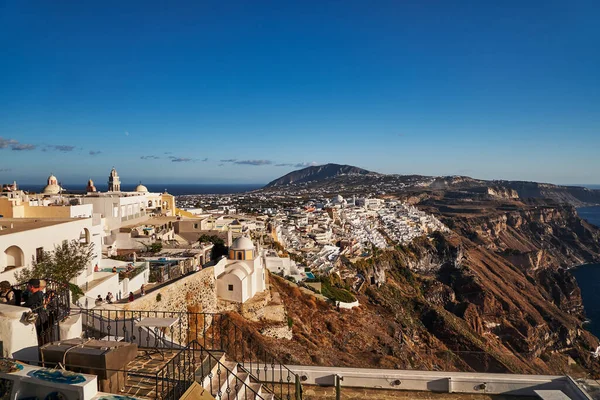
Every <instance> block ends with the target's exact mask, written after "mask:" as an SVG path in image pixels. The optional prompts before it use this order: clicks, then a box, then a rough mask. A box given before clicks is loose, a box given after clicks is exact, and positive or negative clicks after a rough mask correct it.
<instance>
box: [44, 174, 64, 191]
mask: <svg viewBox="0 0 600 400" xmlns="http://www.w3.org/2000/svg"><path fill="white" fill-rule="evenodd" d="M60 190H61V188H60V186H59V185H58V179H57V178H56V177H55V176H54V175H53V174H50V176H49V177H48V184H47V185H46V187H44V190H43V193H44V194H59V193H60Z"/></svg>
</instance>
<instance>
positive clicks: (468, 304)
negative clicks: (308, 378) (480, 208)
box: [269, 205, 600, 376]
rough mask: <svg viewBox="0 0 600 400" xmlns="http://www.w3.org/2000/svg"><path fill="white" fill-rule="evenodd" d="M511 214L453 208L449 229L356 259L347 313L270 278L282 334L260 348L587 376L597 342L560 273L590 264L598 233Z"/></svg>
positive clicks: (299, 358) (540, 215) (566, 276)
mask: <svg viewBox="0 0 600 400" xmlns="http://www.w3.org/2000/svg"><path fill="white" fill-rule="evenodd" d="M496 206H497V207H496ZM513 208H514V207H507V206H506V205H495V206H494V207H492V208H488V210H487V211H486V212H480V213H475V214H473V213H458V212H457V211H456V210H455V209H453V210H452V212H451V215H452V221H453V226H452V229H453V233H451V234H449V235H446V236H442V235H434V236H433V237H431V238H430V239H423V240H417V241H415V242H414V243H413V244H411V245H409V246H405V247H402V246H399V247H397V248H396V249H394V250H390V251H385V252H382V253H381V254H379V255H378V256H377V257H376V258H373V259H370V260H369V261H364V262H359V263H356V264H355V265H354V266H355V268H356V270H357V272H359V273H361V274H362V275H363V276H364V277H365V278H366V282H367V283H370V285H369V284H366V285H363V288H362V289H361V293H359V294H357V298H358V300H359V301H360V303H361V307H360V308H359V309H355V310H351V311H337V310H335V308H334V307H332V306H329V305H326V304H324V303H321V302H319V301H316V300H315V299H314V298H312V297H311V296H309V295H306V294H302V293H300V292H299V291H298V290H297V289H295V290H294V289H292V288H290V287H288V286H287V285H286V284H285V283H283V282H282V281H280V280H278V279H274V282H273V285H274V287H275V288H276V289H277V290H278V291H279V292H280V294H281V298H282V300H283V302H284V304H285V306H286V309H287V311H288V316H289V317H290V318H291V319H292V321H293V333H294V338H293V340H291V341H284V342H283V341H272V342H271V343H270V346H269V347H270V348H271V349H273V351H274V352H275V353H277V354H278V355H279V356H281V357H282V358H284V359H285V361H286V362H290V363H309V364H323V365H342V366H373V367H386V368H408V369H437V370H476V371H490V372H514V373H556V374H558V373H565V372H567V373H571V374H574V375H578V374H579V375H581V374H587V373H590V374H592V375H596V376H597V375H598V373H599V372H600V370H599V369H598V367H597V362H596V361H595V360H594V359H592V358H591V355H590V352H591V351H593V350H594V349H595V347H596V346H597V345H598V339H597V338H595V337H594V336H593V335H591V334H590V333H589V332H587V331H586V330H584V329H583V328H582V321H583V320H584V316H583V307H582V301H581V296H580V292H579V288H578V287H577V283H576V281H575V279H574V278H573V276H572V275H571V274H570V273H569V272H568V271H567V270H564V269H561V268H560V267H561V266H572V265H573V264H578V263H581V262H590V261H594V260H598V259H599V254H600V245H599V239H600V233H599V232H598V229H596V228H594V227H592V226H589V225H587V224H586V223H585V222H583V221H581V220H580V219H579V218H578V217H577V215H576V213H575V211H574V209H573V208H571V207H562V206H557V207H550V206H544V207H541V206H537V207H536V206H522V207H521V208H520V209H517V210H515V209H513ZM502 209H506V211H502ZM440 217H441V218H445V219H446V220H449V216H448V215H444V214H443V213H440ZM344 284H349V282H340V285H344ZM573 360H574V361H575V363H576V364H575V365H573V363H572V361H573Z"/></svg>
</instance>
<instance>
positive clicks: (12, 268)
mask: <svg viewBox="0 0 600 400" xmlns="http://www.w3.org/2000/svg"><path fill="white" fill-rule="evenodd" d="M101 235H102V226H101V223H100V221H95V220H94V219H93V218H75V219H73V218H44V219H41V218H0V281H3V280H7V281H9V282H10V283H13V284H15V283H17V282H15V278H14V275H15V272H17V271H20V270H22V269H23V268H24V267H30V266H31V263H32V261H33V260H34V259H36V258H38V257H40V256H41V254H42V251H52V250H53V249H54V247H55V246H58V245H60V244H62V243H63V242H65V241H71V240H79V241H80V242H81V243H93V244H94V258H93V260H92V261H91V262H90V264H89V265H88V266H87V270H86V271H85V272H84V273H82V274H81V275H80V276H79V277H78V278H76V281H75V283H77V284H82V283H85V282H86V281H87V279H88V276H91V275H92V274H93V268H94V265H96V263H98V262H100V259H101V258H102V254H101V250H102V236H101Z"/></svg>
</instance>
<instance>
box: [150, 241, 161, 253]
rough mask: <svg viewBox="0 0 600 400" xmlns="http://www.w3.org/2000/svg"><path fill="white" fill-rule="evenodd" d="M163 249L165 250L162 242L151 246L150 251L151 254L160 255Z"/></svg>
mask: <svg viewBox="0 0 600 400" xmlns="http://www.w3.org/2000/svg"><path fill="white" fill-rule="evenodd" d="M162 248H163V245H162V243H161V242H154V243H152V244H151V245H150V248H149V250H150V252H151V253H160V251H161V250H162Z"/></svg>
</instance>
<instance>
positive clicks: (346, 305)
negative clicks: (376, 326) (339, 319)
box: [336, 300, 360, 309]
mask: <svg viewBox="0 0 600 400" xmlns="http://www.w3.org/2000/svg"><path fill="white" fill-rule="evenodd" d="M336 305H337V306H338V307H339V308H345V309H350V308H354V307H358V306H359V305H360V303H359V302H358V300H356V301H354V302H352V303H344V302H343V301H338V302H337V303H336Z"/></svg>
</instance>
